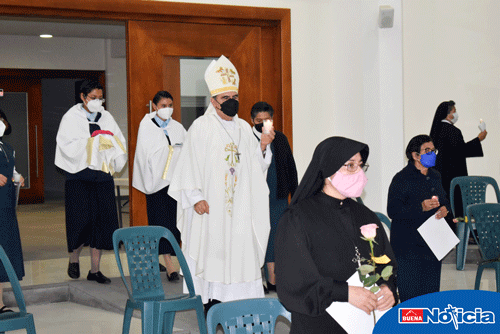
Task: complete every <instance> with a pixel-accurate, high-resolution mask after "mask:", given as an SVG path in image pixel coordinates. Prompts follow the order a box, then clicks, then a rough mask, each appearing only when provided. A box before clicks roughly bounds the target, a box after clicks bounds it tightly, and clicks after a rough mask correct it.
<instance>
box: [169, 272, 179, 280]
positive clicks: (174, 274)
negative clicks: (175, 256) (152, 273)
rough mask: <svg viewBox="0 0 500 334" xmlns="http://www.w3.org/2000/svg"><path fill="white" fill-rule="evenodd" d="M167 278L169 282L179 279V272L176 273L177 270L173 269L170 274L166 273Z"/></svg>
mask: <svg viewBox="0 0 500 334" xmlns="http://www.w3.org/2000/svg"><path fill="white" fill-rule="evenodd" d="M167 279H168V281H169V282H172V281H178V280H180V277H179V274H178V273H177V271H174V272H173V273H171V274H170V275H169V274H168V273H167Z"/></svg>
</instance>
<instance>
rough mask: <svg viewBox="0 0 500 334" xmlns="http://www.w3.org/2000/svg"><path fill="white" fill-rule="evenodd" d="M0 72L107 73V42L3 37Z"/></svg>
mask: <svg viewBox="0 0 500 334" xmlns="http://www.w3.org/2000/svg"><path fill="white" fill-rule="evenodd" d="M0 45H1V47H0V68H32V69H49V70H104V69H105V65H104V63H105V58H104V40H103V39H91V38H64V37H59V38H40V37H38V36H8V35H0Z"/></svg>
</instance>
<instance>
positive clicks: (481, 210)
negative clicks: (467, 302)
mask: <svg viewBox="0 0 500 334" xmlns="http://www.w3.org/2000/svg"><path fill="white" fill-rule="evenodd" d="M466 214H467V217H470V218H471V219H473V220H474V226H475V227H476V231H477V235H476V233H472V235H473V236H474V239H475V240H476V243H477V244H478V246H479V251H480V253H481V259H482V260H481V261H480V262H479V263H478V268H477V272H476V284H475V285H474V289H475V290H479V284H480V283H481V275H482V274H483V270H484V268H494V269H495V276H496V284H497V292H500V258H499V257H500V243H499V240H498V239H499V238H500V204H497V203H485V204H472V205H469V206H468V207H467V211H466Z"/></svg>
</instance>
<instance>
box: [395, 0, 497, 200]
mask: <svg viewBox="0 0 500 334" xmlns="http://www.w3.org/2000/svg"><path fill="white" fill-rule="evenodd" d="M498 17H500V2H499V1H488V0H419V1H413V0H403V21H404V31H403V50H404V78H405V82H404V96H405V100H404V110H405V114H404V116H405V119H404V129H405V142H408V141H409V140H410V138H412V137H413V136H415V135H417V134H421V133H426V134H428V133H429V131H430V127H431V123H432V119H433V117H434V113H435V111H436V108H437V106H438V105H439V103H441V102H442V101H447V100H454V101H455V102H456V108H457V112H458V113H459V115H460V118H459V120H458V122H457V124H456V125H457V127H458V128H460V129H461V130H462V133H463V135H464V139H465V140H466V141H469V140H471V139H473V138H474V137H476V136H477V135H478V133H479V129H478V127H477V126H478V123H479V118H483V119H484V120H485V122H486V124H487V130H488V136H487V137H486V139H485V140H484V141H483V151H484V157H483V158H470V159H467V165H468V170H469V175H488V176H492V177H494V178H495V179H497V180H499V177H500V160H499V154H498V142H499V140H500V133H499V131H498V130H497V129H499V128H500V112H499V110H500V108H499V107H500V105H499V104H500V81H499V78H500V43H499V41H500V21H499V20H498ZM488 200H490V196H489V195H488Z"/></svg>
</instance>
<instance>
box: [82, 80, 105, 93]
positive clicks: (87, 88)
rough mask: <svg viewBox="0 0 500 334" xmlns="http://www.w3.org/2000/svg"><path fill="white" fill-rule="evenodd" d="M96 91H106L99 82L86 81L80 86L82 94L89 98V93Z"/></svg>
mask: <svg viewBox="0 0 500 334" xmlns="http://www.w3.org/2000/svg"><path fill="white" fill-rule="evenodd" d="M94 89H100V90H104V88H103V87H102V85H101V84H100V83H98V82H97V81H93V80H85V81H83V82H82V84H81V85H80V94H83V96H84V97H87V95H89V93H90V92H91V91H93V90H94Z"/></svg>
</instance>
